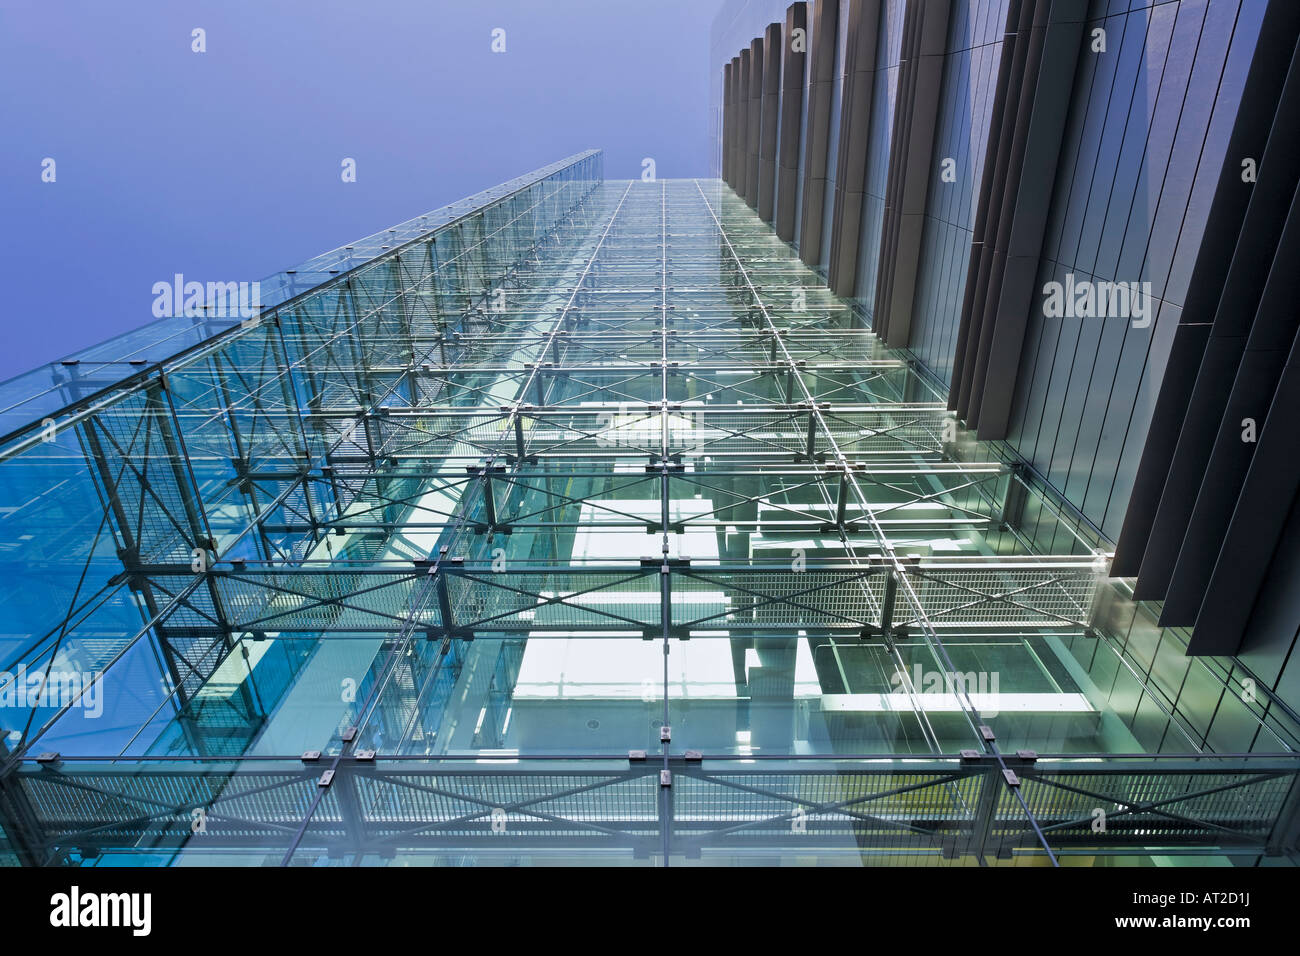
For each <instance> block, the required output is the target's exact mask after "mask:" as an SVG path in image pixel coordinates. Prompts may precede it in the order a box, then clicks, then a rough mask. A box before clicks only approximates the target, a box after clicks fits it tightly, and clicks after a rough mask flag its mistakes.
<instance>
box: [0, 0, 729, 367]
mask: <svg viewBox="0 0 1300 956" xmlns="http://www.w3.org/2000/svg"><path fill="white" fill-rule="evenodd" d="M718 6H719V2H718V0H655V2H653V3H649V2H647V3H638V2H634V0H484V2H474V3H454V2H450V0H366V2H355V0H354V2H342V0H311V2H308V0H187V2H184V3H178V2H176V0H131V2H129V3H112V4H109V3H104V2H102V0H5V3H4V5H3V7H0V80H2V81H3V91H2V92H0V128H3V129H4V135H3V136H0V184H2V185H0V221H2V223H3V227H2V228H0V243H2V244H3V245H2V247H0V279H2V280H3V288H4V297H3V302H4V310H5V311H4V318H3V323H4V332H5V335H4V343H5V347H4V348H3V349H0V379H6V378H9V377H11V376H13V375H15V374H18V373H20V372H23V371H26V370H27V369H29V368H31V367H32V366H34V365H37V364H39V363H41V362H45V361H50V360H53V359H57V358H59V357H60V356H63V355H66V354H68V353H69V352H72V351H74V350H76V349H79V348H82V347H84V346H87V345H91V344H94V343H95V342H99V341H102V340H103V339H106V338H109V337H111V336H113V335H116V334H119V333H121V332H124V331H126V330H129V329H132V328H136V327H138V326H140V325H143V324H145V323H146V322H148V321H150V320H151V318H152V314H151V307H152V303H153V294H152V292H151V289H152V286H153V284H154V283H155V282H158V281H170V280H171V278H172V276H173V274H174V273H178V272H179V273H183V274H184V275H185V276H186V278H192V279H197V280H200V281H237V280H251V279H260V278H261V277H263V276H265V275H268V274H270V273H272V272H275V271H277V270H279V269H282V268H285V267H288V266H291V265H293V264H295V263H297V262H300V261H302V260H305V259H308V258H310V257H311V256H313V255H315V254H317V253H319V252H323V251H325V250H327V249H331V248H334V247H336V246H339V245H343V244H345V243H347V242H348V241H349V240H351V239H355V238H359V237H361V236H364V235H368V234H370V233H373V232H375V231H377V230H379V229H381V228H383V227H385V226H388V225H391V224H393V223H396V222H399V221H402V220H405V219H408V218H410V217H411V216H413V215H418V214H420V213H423V212H427V211H428V210H431V209H435V208H437V207H439V206H442V205H445V204H447V203H449V202H452V201H454V200H456V199H459V198H461V197H463V196H467V195H470V194H472V193H475V192H477V191H479V190H480V189H484V188H486V187H488V186H492V185H495V184H497V183H500V182H504V181H505V180H508V179H511V178H513V177H514V176H517V175H519V174H521V173H524V172H527V171H528V170H531V169H534V168H536V167H539V166H543V165H545V164H547V163H549V162H552V161H553V160H556V159H559V158H561V157H563V156H566V155H569V154H571V153H575V152H578V151H580V150H582V149H586V148H590V147H599V148H603V149H604V150H605V175H606V176H607V177H608V178H611V179H614V178H632V177H639V176H640V173H641V160H642V158H643V157H645V156H652V157H654V159H655V161H656V166H657V172H658V175H659V176H660V177H675V176H705V175H707V174H708V138H707V137H708V75H707V70H708V65H707V48H708V29H709V25H710V23H711V21H712V19H713V15H714V13H715V12H716V11H717V8H718ZM498 27H499V28H502V29H504V30H505V31H506V35H505V39H506V52H505V53H503V54H501V53H493V52H492V50H491V44H492V31H493V29H494V28H498ZM195 28H202V29H203V30H205V31H206V45H207V51H206V52H205V53H201V54H200V53H195V52H193V51H192V50H191V44H192V40H191V31H192V30H193V29H195ZM46 157H50V158H53V159H54V160H55V163H56V167H55V170H56V175H57V179H56V181H55V182H53V183H45V182H42V181H41V170H42V160H43V159H45V158H46ZM344 157H351V158H354V159H355V160H356V163H357V181H356V182H355V183H344V182H343V181H342V179H341V177H340V170H341V166H340V163H341V161H342V160H343V158H344Z"/></svg>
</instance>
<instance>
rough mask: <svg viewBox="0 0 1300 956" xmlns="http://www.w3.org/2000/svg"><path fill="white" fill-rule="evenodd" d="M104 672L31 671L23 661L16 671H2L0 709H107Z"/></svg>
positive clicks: (89, 712)
mask: <svg viewBox="0 0 1300 956" xmlns="http://www.w3.org/2000/svg"><path fill="white" fill-rule="evenodd" d="M102 677H103V675H102V674H97V673H90V672H84V671H60V670H51V671H48V672H47V671H43V670H42V671H32V672H31V673H28V671H27V665H26V664H20V665H19V666H18V669H17V670H16V671H0V709H5V708H10V707H12V708H17V709H22V710H30V709H32V708H33V707H58V708H63V707H80V708H82V709H84V710H85V711H86V716H87V717H100V716H102V715H103V713H104V682H103V680H101V678H102Z"/></svg>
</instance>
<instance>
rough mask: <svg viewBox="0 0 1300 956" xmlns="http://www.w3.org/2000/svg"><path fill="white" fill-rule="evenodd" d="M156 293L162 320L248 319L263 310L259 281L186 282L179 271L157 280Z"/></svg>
mask: <svg viewBox="0 0 1300 956" xmlns="http://www.w3.org/2000/svg"><path fill="white" fill-rule="evenodd" d="M153 295H154V300H153V314H154V317H155V318H159V319H167V318H173V317H175V316H181V315H184V316H190V317H192V318H214V319H221V318H228V319H243V320H245V321H248V320H252V319H256V318H258V316H260V315H261V313H262V283H260V282H207V283H203V282H195V281H192V280H191V281H188V282H187V281H186V279H185V276H184V275H182V274H181V273H179V272H178V273H176V275H175V276H173V277H172V280H171V281H170V282H166V281H163V282H155V283H154V284H153Z"/></svg>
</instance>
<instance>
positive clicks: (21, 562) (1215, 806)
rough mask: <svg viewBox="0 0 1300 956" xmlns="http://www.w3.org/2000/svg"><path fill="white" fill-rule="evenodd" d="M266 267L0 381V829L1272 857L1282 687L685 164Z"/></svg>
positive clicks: (478, 850) (592, 161)
mask: <svg viewBox="0 0 1300 956" xmlns="http://www.w3.org/2000/svg"><path fill="white" fill-rule="evenodd" d="M262 289H263V295H262V301H263V309H262V313H261V315H260V317H258V318H257V319H254V320H245V321H240V320H239V319H228V318H211V319H208V318H204V317H198V318H194V317H178V318H175V319H165V320H161V321H159V322H157V323H155V324H153V325H151V326H147V327H145V328H144V329H142V330H140V332H138V333H136V334H133V335H131V336H128V337H125V338H122V339H118V340H114V341H112V342H109V343H106V344H105V345H103V346H100V347H98V348H96V349H92V350H88V351H87V352H86V353H84V354H81V355H78V356H73V357H72V358H71V359H69V360H67V361H65V362H62V363H56V364H54V365H51V366H48V367H45V368H42V369H38V370H37V371H36V372H33V373H31V374H30V375H28V376H24V377H23V378H21V379H18V380H14V381H12V382H10V383H7V384H6V385H4V386H0V405H2V406H3V416H4V421H3V425H2V426H0V429H2V430H3V431H4V432H5V433H6V437H5V439H4V444H3V451H2V452H0V461H2V464H0V495H2V496H3V500H0V544H2V545H3V548H4V552H5V553H4V556H3V561H4V565H5V569H6V572H7V573H6V575H5V576H4V578H3V588H4V597H3V608H4V611H3V615H4V621H5V626H4V627H3V629H0V656H2V657H3V661H0V668H2V669H3V673H0V682H4V683H0V694H3V701H4V706H3V707H0V733H3V746H2V747H0V760H2V761H3V762H2V763H0V859H3V860H4V861H5V862H8V863H11V864H69V865H103V864H110V863H111V864H127V865H131V864H136V865H185V864H205V865H213V864H215V865H279V864H287V865H295V866H310V865H350V864H358V863H359V864H366V865H382V864H432V863H442V864H456V863H601V864H624V863H626V864H642V865H665V864H671V865H692V864H719V863H720V864H736V863H766V864H771V863H809V862H813V863H823V864H848V865H863V864H889V863H899V864H906V865H920V864H936V865H1044V866H1050V865H1053V864H1060V865H1092V864H1098V863H1114V864H1139V865H1152V864H1162V863H1177V862H1180V861H1182V862H1192V861H1195V862H1201V863H1205V862H1219V863H1227V862H1233V861H1235V862H1255V861H1258V860H1260V859H1264V860H1266V861H1268V862H1286V861H1287V856H1286V852H1285V851H1286V843H1287V840H1286V837H1287V821H1289V820H1290V819H1291V818H1292V817H1293V815H1294V807H1293V804H1294V802H1295V800H1296V799H1297V796H1296V791H1297V785H1296V775H1297V770H1300V763H1298V762H1297V759H1296V756H1295V754H1294V750H1295V748H1296V745H1297V740H1298V739H1300V731H1298V729H1297V727H1296V726H1295V724H1294V722H1293V721H1291V720H1290V719H1289V718H1288V717H1286V716H1285V714H1284V713H1283V712H1282V711H1280V710H1279V708H1277V707H1273V706H1271V701H1269V700H1267V699H1265V697H1264V695H1263V692H1262V691H1261V698H1260V700H1258V701H1246V702H1244V703H1238V704H1237V706H1239V707H1240V711H1239V713H1237V714H1235V715H1234V718H1233V720H1231V721H1226V720H1225V721H1222V722H1220V723H1219V729H1218V730H1217V731H1216V732H1215V734H1210V733H1208V732H1207V731H1206V729H1205V728H1204V727H1201V728H1200V732H1198V731H1197V724H1198V720H1200V717H1199V712H1198V710H1197V705H1196V701H1200V700H1207V699H1214V698H1215V697H1216V695H1217V697H1223V696H1224V689H1225V687H1228V686H1229V685H1230V684H1231V683H1232V681H1233V675H1232V672H1231V668H1232V662H1231V660H1227V661H1217V660H1201V659H1195V660H1193V659H1188V658H1186V657H1185V656H1184V655H1183V654H1182V653H1181V652H1180V647H1179V643H1178V641H1179V635H1178V634H1177V633H1176V632H1170V633H1168V634H1166V635H1163V637H1162V639H1160V640H1158V641H1156V642H1154V643H1152V644H1151V645H1150V646H1153V647H1158V648H1159V650H1158V651H1152V652H1151V653H1152V654H1153V655H1155V654H1157V653H1158V655H1159V660H1158V661H1157V662H1156V663H1155V666H1152V665H1153V662H1152V661H1151V660H1147V661H1146V662H1145V664H1146V667H1145V668H1137V667H1135V666H1134V663H1133V662H1134V658H1135V655H1139V656H1140V655H1141V654H1143V653H1146V651H1145V650H1144V649H1145V648H1146V647H1147V646H1148V644H1146V643H1143V642H1141V641H1138V640H1136V639H1135V638H1134V637H1133V633H1134V631H1135V630H1140V629H1141V628H1142V627H1143V626H1144V625H1142V623H1141V622H1142V621H1148V622H1151V621H1153V620H1154V618H1153V617H1152V616H1151V612H1150V610H1149V609H1147V608H1146V607H1145V606H1142V605H1135V604H1134V603H1133V602H1132V601H1131V600H1130V599H1129V597H1128V592H1127V591H1126V588H1125V582H1122V581H1113V580H1109V579H1108V578H1107V577H1106V570H1107V565H1108V561H1109V558H1110V554H1109V545H1108V544H1107V543H1106V542H1105V541H1104V540H1102V539H1101V537H1100V535H1098V534H1097V533H1096V532H1095V531H1093V530H1092V529H1091V528H1090V527H1089V526H1088V525H1087V523H1086V522H1084V521H1082V520H1081V519H1080V518H1079V517H1078V516H1077V514H1075V513H1074V512H1073V511H1072V510H1071V509H1070V508H1069V507H1068V506H1067V505H1066V504H1065V503H1063V502H1062V501H1061V500H1060V498H1059V497H1057V496H1055V495H1054V494H1053V493H1052V492H1051V490H1050V489H1047V488H1046V487H1044V486H1040V485H1039V484H1038V483H1037V482H1036V481H1035V480H1034V479H1033V478H1032V476H1031V475H1030V474H1029V473H1028V472H1027V471H1026V470H1025V469H1023V468H1022V467H1021V466H1019V465H1018V464H1017V463H1016V460H1015V458H1014V456H1013V455H1011V454H1010V453H1008V452H1007V451H1006V450H1005V449H1004V448H1002V447H1001V446H999V445H997V444H983V443H977V442H975V441H974V440H973V439H971V438H970V437H969V436H968V435H967V434H966V433H965V432H964V431H963V430H962V429H961V428H959V427H958V425H957V422H956V420H955V418H954V417H953V415H952V414H951V413H950V412H949V411H948V410H947V407H946V402H945V398H944V393H943V392H941V391H940V390H939V389H937V388H936V387H935V385H934V384H933V383H931V382H929V381H928V380H927V379H926V378H925V376H924V373H923V372H922V371H921V370H920V369H919V366H918V365H917V364H916V363H915V362H914V361H912V360H911V358H910V357H909V356H908V355H907V354H906V353H903V352H897V351H893V350H890V349H887V348H885V347H884V346H883V345H882V344H881V343H880V342H879V341H878V340H877V339H876V338H875V336H873V334H872V333H871V332H870V331H869V330H868V329H867V328H865V327H864V323H863V320H862V319H861V316H860V312H859V310H858V309H857V308H856V307H855V304H854V303H853V302H851V301H848V300H841V299H838V298H836V297H834V296H833V295H831V294H830V292H829V291H828V290H827V288H826V285H825V282H824V281H823V279H822V278H821V277H820V276H819V275H818V274H817V273H815V272H813V271H812V270H810V269H809V268H808V267H806V266H805V265H804V264H803V263H801V262H800V261H799V259H798V258H797V256H796V255H795V254H794V252H793V251H792V250H791V249H790V247H789V246H787V245H786V244H785V243H783V242H781V241H780V240H779V239H777V238H776V236H775V234H774V233H773V230H772V228H771V227H770V226H768V225H766V224H764V223H763V222H762V221H761V220H760V219H759V218H758V216H757V215H756V214H755V212H754V211H753V210H751V209H750V208H749V207H748V206H747V205H746V204H745V202H744V201H743V200H742V199H740V198H738V197H737V196H736V195H735V194H734V193H733V192H732V191H731V190H730V189H729V188H728V187H727V186H726V185H724V184H722V183H721V182H719V181H710V180H699V181H696V180H660V181H650V182H643V181H635V182H626V181H622V182H615V181H606V180H604V179H603V176H602V168H601V156H600V154H599V153H598V152H589V153H584V154H581V155H579V156H575V157H571V158H569V159H567V160H564V161H562V162H560V163H557V164H555V165H553V166H551V167H547V168H546V169H543V170H538V171H537V172H535V173H532V174H529V175H528V176H525V177H521V178H520V179H519V180H515V181H513V182H511V183H508V184H505V185H504V186H502V187H499V188H498V189H495V190H492V191H490V192H488V193H485V194H481V195H480V196H476V197H473V198H472V199H470V200H466V201H465V202H463V203H458V204H456V205H454V206H452V207H448V208H447V209H444V210H440V211H438V212H436V213H431V214H429V215H427V216H424V217H420V218H418V219H415V220H411V221H410V222H407V223H404V224H402V225H400V226H397V227H395V228H394V229H392V230H387V231H385V232H383V233H380V234H378V235H376V236H372V237H370V238H368V239H366V240H362V241H360V242H357V243H356V244H354V245H353V246H349V247H347V248H345V249H341V250H336V251H335V252H332V253H329V254H327V255H325V256H322V257H319V258H318V259H316V260H313V261H312V262H309V263H306V264H304V265H302V266H300V267H298V269H296V270H289V271H287V272H285V273H283V274H281V275H279V276H277V277H274V278H273V279H272V280H268V281H265V282H263V284H262ZM1119 620H1124V621H1126V622H1127V623H1125V625H1124V628H1123V629H1122V630H1121V629H1120V628H1118V627H1117V626H1116V621H1119ZM1134 622H1137V623H1134ZM1145 627H1146V630H1147V631H1148V632H1149V633H1158V629H1156V628H1155V626H1154V623H1148V624H1146V625H1145ZM1179 668H1181V671H1179V673H1178V677H1177V678H1176V680H1174V681H1173V682H1174V683H1176V684H1177V690H1176V691H1174V692H1172V693H1163V692H1162V693H1155V691H1159V690H1160V685H1161V682H1164V681H1167V680H1171V678H1170V674H1172V673H1174V672H1175V671H1177V670H1178V669H1179ZM1153 685H1154V686H1153ZM1125 695H1127V698H1132V700H1133V701H1134V702H1136V701H1137V700H1138V699H1141V700H1142V701H1143V702H1144V706H1142V707H1135V706H1133V705H1130V706H1123V700H1122V698H1123V699H1127V698H1125ZM1148 701H1149V702H1150V703H1145V702H1148Z"/></svg>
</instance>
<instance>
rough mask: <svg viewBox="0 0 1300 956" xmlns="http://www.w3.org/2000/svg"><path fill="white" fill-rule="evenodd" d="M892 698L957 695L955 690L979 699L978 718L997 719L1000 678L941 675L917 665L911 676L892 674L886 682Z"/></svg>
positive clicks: (972, 674)
mask: <svg viewBox="0 0 1300 956" xmlns="http://www.w3.org/2000/svg"><path fill="white" fill-rule="evenodd" d="M889 682H890V683H891V684H893V685H894V690H893V693H895V694H907V693H916V694H952V695H954V696H955V695H956V694H957V689H958V688H961V690H962V691H963V692H964V693H965V694H966V695H967V696H971V695H974V694H979V695H981V698H983V699H981V701H980V704H981V706H980V708H979V711H980V715H981V716H983V717H996V716H997V715H998V712H997V710H996V702H997V695H998V693H999V689H998V682H999V677H998V673H997V671H993V672H992V673H990V672H988V671H943V670H927V669H926V668H924V667H922V666H921V665H920V664H914V665H912V672H911V673H910V674H906V673H904V672H903V671H895V672H894V673H893V674H892V675H891V676H890V678H889Z"/></svg>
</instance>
